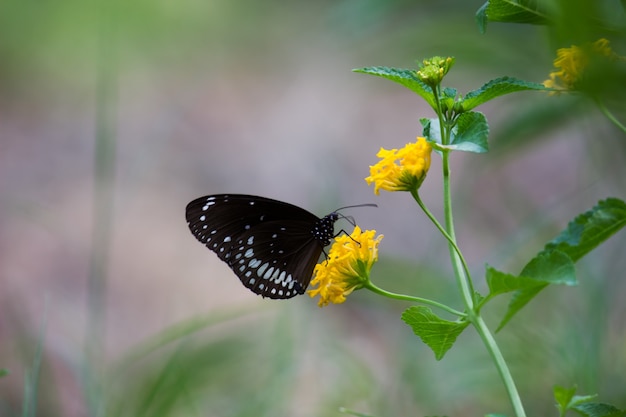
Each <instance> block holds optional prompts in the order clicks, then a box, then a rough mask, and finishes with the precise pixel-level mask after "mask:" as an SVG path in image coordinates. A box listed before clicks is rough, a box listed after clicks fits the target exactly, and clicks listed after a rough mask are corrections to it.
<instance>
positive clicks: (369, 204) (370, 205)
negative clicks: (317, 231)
mask: <svg viewBox="0 0 626 417" xmlns="http://www.w3.org/2000/svg"><path fill="white" fill-rule="evenodd" d="M355 207H378V204H374V203H365V204H357V205H354V206H345V207H341V208H338V209H337V210H335V211H339V210H343V209H347V208H355Z"/></svg>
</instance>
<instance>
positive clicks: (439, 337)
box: [402, 306, 469, 360]
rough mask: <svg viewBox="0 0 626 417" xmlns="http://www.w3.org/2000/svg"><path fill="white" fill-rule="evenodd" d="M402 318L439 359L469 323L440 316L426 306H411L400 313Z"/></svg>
mask: <svg viewBox="0 0 626 417" xmlns="http://www.w3.org/2000/svg"><path fill="white" fill-rule="evenodd" d="M402 320H403V321H404V322H405V323H406V324H408V325H409V326H410V327H411V328H412V329H413V332H414V333H415V334H416V335H417V336H418V337H419V338H420V339H422V342H424V343H425V344H426V345H427V346H428V347H430V348H431V349H432V351H433V352H434V353H435V358H436V359H437V360H441V358H443V356H444V355H445V354H446V352H447V351H448V350H450V348H451V347H452V345H453V344H454V342H455V341H456V338H457V337H458V336H459V335H460V334H461V333H462V332H463V330H464V329H465V328H466V327H467V326H468V325H469V322H467V321H448V320H444V319H442V318H440V317H439V316H437V315H436V314H435V313H433V312H432V310H431V309H430V308H428V307H424V306H413V307H409V308H407V309H406V310H405V311H404V313H402Z"/></svg>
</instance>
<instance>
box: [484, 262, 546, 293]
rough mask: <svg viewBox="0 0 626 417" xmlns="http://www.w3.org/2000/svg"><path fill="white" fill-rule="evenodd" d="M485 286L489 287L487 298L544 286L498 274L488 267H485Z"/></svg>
mask: <svg viewBox="0 0 626 417" xmlns="http://www.w3.org/2000/svg"><path fill="white" fill-rule="evenodd" d="M486 279H487V286H488V287H489V297H493V296H496V295H500V294H505V293H507V292H512V291H518V290H526V289H530V288H534V287H537V286H541V285H543V284H544V282H542V281H538V280H536V279H533V278H528V277H523V276H521V277H518V276H515V275H512V274H507V273H504V272H500V271H498V270H496V269H494V268H492V267H490V266H488V267H487V274H486Z"/></svg>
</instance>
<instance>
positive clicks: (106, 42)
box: [84, 0, 117, 416]
mask: <svg viewBox="0 0 626 417" xmlns="http://www.w3.org/2000/svg"><path fill="white" fill-rule="evenodd" d="M115 6H116V2H115V1H106V0H100V2H99V3H98V4H97V7H99V15H98V33H97V48H98V50H97V56H96V59H97V62H96V97H95V99H96V102H95V106H96V109H95V110H96V115H95V116H96V121H95V151H94V195H93V220H92V248H91V259H90V268H89V278H88V285H87V322H86V325H87V328H86V329H85V336H86V340H85V363H84V371H85V379H86V388H87V390H86V391H87V392H86V393H87V398H88V405H89V408H90V410H91V413H90V414H91V415H92V416H97V415H102V414H103V412H104V410H103V408H104V407H103V406H102V394H101V392H100V391H101V390H100V389H99V386H100V382H99V381H100V380H101V375H102V364H101V363H100V364H99V361H102V358H103V357H104V355H103V353H104V347H105V343H106V337H105V331H106V290H107V275H108V265H109V255H110V244H111V230H112V224H113V221H112V220H113V207H114V204H113V198H114V190H115V148H116V124H117V117H116V112H117V62H116V58H117V57H116V46H117V45H116V44H117V42H116V31H115V19H114V18H115V15H114V10H115Z"/></svg>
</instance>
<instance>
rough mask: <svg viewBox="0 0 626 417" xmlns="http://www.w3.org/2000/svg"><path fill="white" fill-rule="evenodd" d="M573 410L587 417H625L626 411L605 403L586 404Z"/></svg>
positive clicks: (576, 406) (574, 407)
mask: <svg viewBox="0 0 626 417" xmlns="http://www.w3.org/2000/svg"><path fill="white" fill-rule="evenodd" d="M572 410H576V411H578V412H579V413H580V414H582V415H583V416H585V417H624V416H626V411H624V410H620V409H619V408H617V407H615V406H613V405H611V404H604V403H584V404H579V405H575V406H573V407H572Z"/></svg>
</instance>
